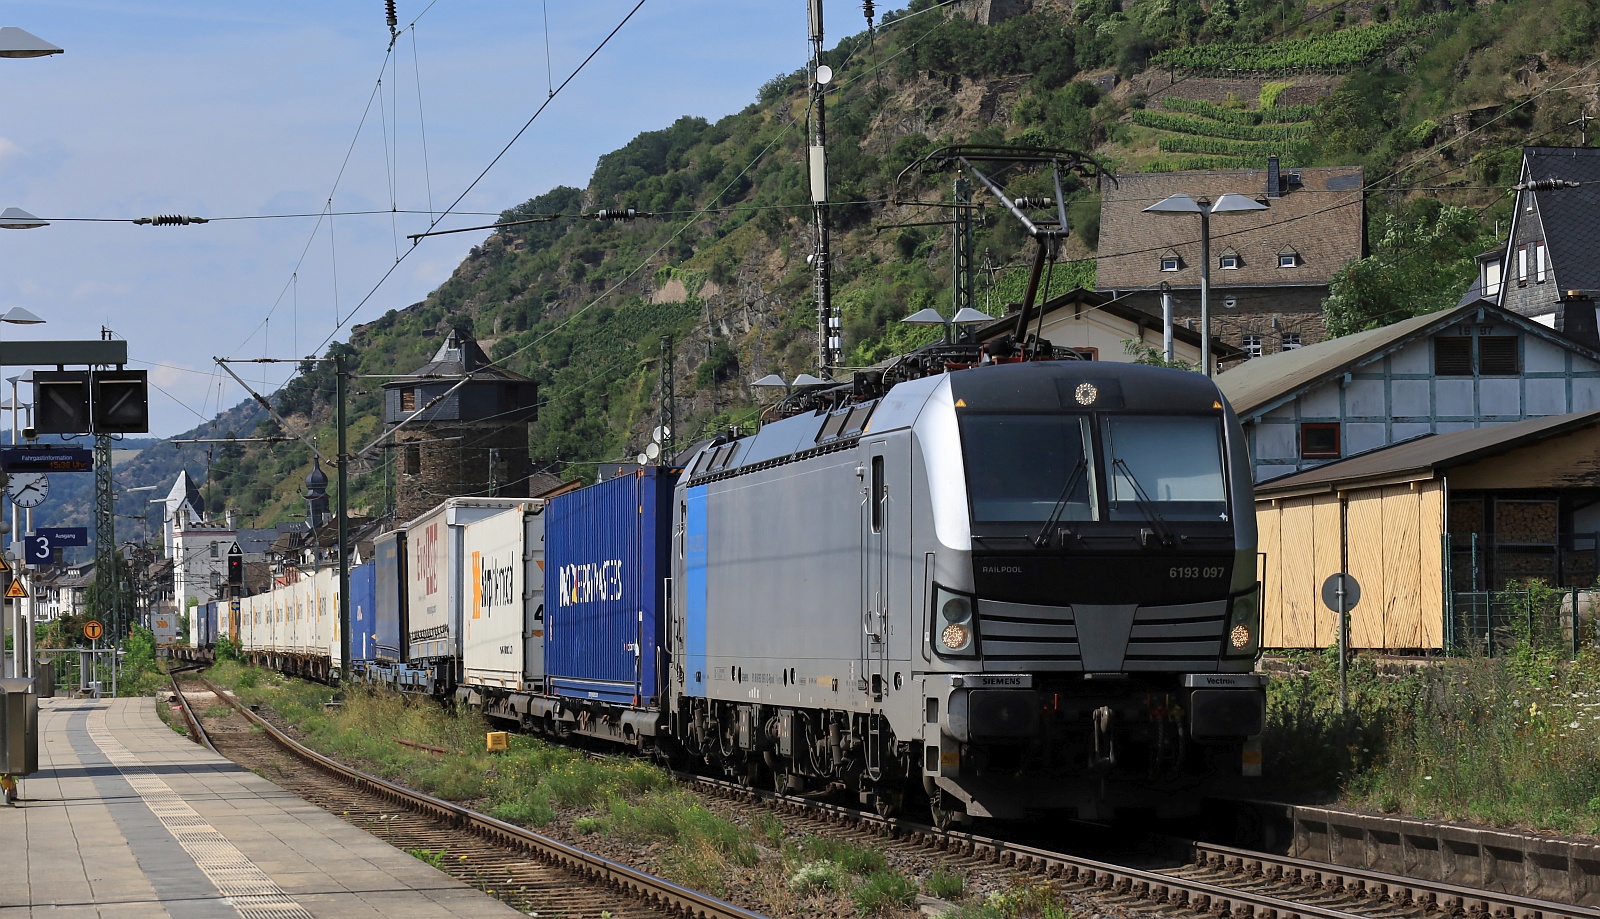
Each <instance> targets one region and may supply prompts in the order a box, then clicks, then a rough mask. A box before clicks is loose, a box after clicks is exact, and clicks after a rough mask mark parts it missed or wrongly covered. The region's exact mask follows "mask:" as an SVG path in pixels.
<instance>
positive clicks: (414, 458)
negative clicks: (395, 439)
mask: <svg viewBox="0 0 1600 919" xmlns="http://www.w3.org/2000/svg"><path fill="white" fill-rule="evenodd" d="M400 457H401V460H400V462H401V468H400V471H401V472H403V473H405V474H406V475H421V474H422V450H421V449H420V448H419V447H418V446H417V445H416V444H406V445H405V447H404V448H402V449H401V453H400Z"/></svg>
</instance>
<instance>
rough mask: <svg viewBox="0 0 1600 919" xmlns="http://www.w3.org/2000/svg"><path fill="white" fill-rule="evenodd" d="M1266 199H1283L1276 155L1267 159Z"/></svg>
mask: <svg viewBox="0 0 1600 919" xmlns="http://www.w3.org/2000/svg"><path fill="white" fill-rule="evenodd" d="M1267 197H1268V198H1282V197H1283V183H1282V180H1281V178H1280V174H1279V170H1278V155H1277V154H1276V153H1274V154H1273V155H1272V156H1269V157H1267Z"/></svg>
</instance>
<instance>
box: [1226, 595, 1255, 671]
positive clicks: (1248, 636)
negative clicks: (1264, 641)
mask: <svg viewBox="0 0 1600 919" xmlns="http://www.w3.org/2000/svg"><path fill="white" fill-rule="evenodd" d="M1260 649H1261V585H1260V584H1259V583H1258V584H1256V585H1255V586H1254V587H1251V588H1250V589H1249V590H1247V591H1245V592H1244V593H1242V594H1238V595H1237V596H1235V597H1234V598H1233V602H1232V603H1231V604H1230V608H1229V611H1228V647H1227V648H1226V649H1225V650H1224V651H1223V653H1224V654H1225V655H1226V656H1228V657H1245V656H1250V657H1254V656H1255V655H1256V653H1257V652H1259V651H1260Z"/></svg>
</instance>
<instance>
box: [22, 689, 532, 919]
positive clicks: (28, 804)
mask: <svg viewBox="0 0 1600 919" xmlns="http://www.w3.org/2000/svg"><path fill="white" fill-rule="evenodd" d="M155 705H156V702H155V700H154V699H152V698H139V699H106V700H77V699H45V700H41V702H40V705H39V771H38V772H37V773H35V774H33V775H31V776H28V777H26V778H24V779H22V781H21V788H20V799H19V800H18V802H17V804H16V806H14V807H9V808H8V807H4V806H0V919H22V917H25V916H26V917H35V916H37V917H40V919H43V917H45V916H49V917H51V919H66V917H80V916H82V917H88V916H104V917H107V919H111V917H115V919H136V917H137V919H143V917H163V916H169V917H173V919H213V917H236V916H239V917H247V919H307V917H329V919H332V917H357V919H380V917H382V919H434V917H441V919H442V917H450V916H473V917H479V916H484V917H501V916H504V917H509V916H519V915H521V913H518V912H517V911H516V910H514V909H512V908H510V907H509V906H506V905H505V904H503V903H501V902H500V901H498V900H495V899H494V898H492V897H490V896H488V895H486V894H483V893H480V892H478V891H476V890H473V889H472V888H470V887H467V886H466V885H464V884H462V883H460V882H458V881H456V880H455V879H454V878H451V877H450V876H448V875H446V874H444V873H443V872H440V871H438V870H436V869H434V868H433V867H431V866H429V865H427V864H425V863H423V862H421V861H419V860H418V859H416V858H414V857H412V856H410V855H408V854H406V853H405V852H402V851H400V850H398V849H396V848H394V847H392V846H390V845H389V844H388V843H385V842H383V841H382V840H379V839H377V838H376V837H374V836H372V835H370V834H368V833H366V832H364V831H363V830H360V829H358V828H356V827H354V826H351V825H350V824H347V823H345V822H344V821H342V820H340V819H339V818H337V817H335V816H334V815H332V814H329V813H327V812H326V811H324V810H322V809H321V808H319V807H316V806H315V805H313V804H310V803H307V802H306V801H303V800H301V799H300V798H298V797H295V796H294V795H292V794H290V793H289V792H287V791H284V790H283V789H281V788H279V787H278V786H276V785H274V784H272V783H271V782H269V781H267V780H266V779H263V778H261V777H260V776H258V775H256V774H254V773H252V772H249V771H247V770H245V769H244V768H242V767H240V766H238V765H236V764H234V763H233V762H230V761H229V760H226V759H223V758H221V757H219V756H217V755H216V754H214V753H212V752H211V751H209V750H207V749H206V748H205V747H203V746H200V745H199V744H195V743H192V742H190V741H189V740H187V739H186V738H184V737H182V736H180V735H179V734H178V733H177V732H175V731H173V730H172V729H171V728H169V727H167V726H166V725H165V724H164V723H162V721H161V719H160V718H159V717H158V716H157V715H156V709H155Z"/></svg>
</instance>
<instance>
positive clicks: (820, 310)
mask: <svg viewBox="0 0 1600 919" xmlns="http://www.w3.org/2000/svg"><path fill="white" fill-rule="evenodd" d="M806 5H807V10H808V12H809V16H808V17H807V18H808V20H809V23H810V26H811V150H810V164H811V241H812V245H811V259H810V261H811V290H812V295H813V297H814V298H815V299H816V301H817V372H818V375H820V376H822V377H823V378H825V379H827V378H832V376H833V368H834V367H837V366H838V365H839V351H840V346H841V345H842V343H843V342H842V340H841V338H840V335H839V321H838V319H837V317H835V316H834V315H833V278H832V276H831V274H830V273H829V271H830V266H829V264H828V263H829V259H830V253H829V251H828V151H827V145H828V122H827V118H826V114H825V111H824V105H825V102H824V99H823V94H824V90H825V89H826V87H827V85H828V84H829V83H831V82H832V81H833V68H831V67H829V66H828V65H826V64H824V63H822V0H806Z"/></svg>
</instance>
